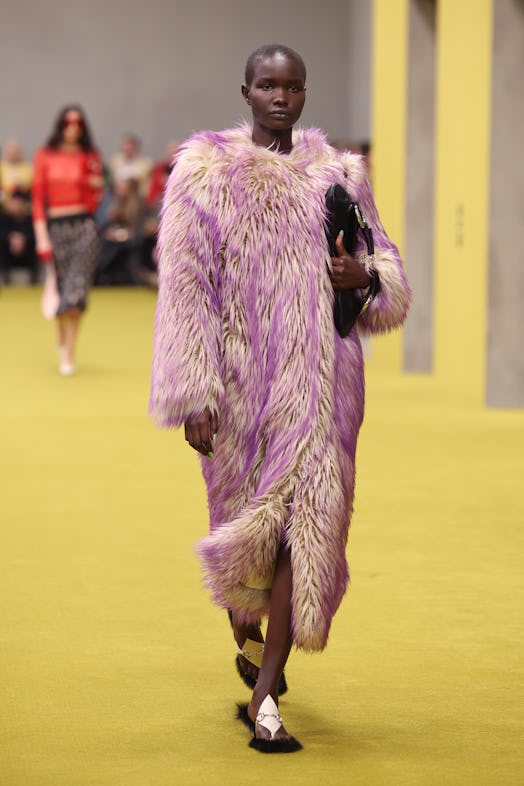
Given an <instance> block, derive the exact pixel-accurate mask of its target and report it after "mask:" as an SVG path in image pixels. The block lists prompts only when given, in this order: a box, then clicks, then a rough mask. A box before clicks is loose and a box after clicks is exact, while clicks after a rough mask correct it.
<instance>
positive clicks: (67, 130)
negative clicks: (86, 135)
mask: <svg viewBox="0 0 524 786" xmlns="http://www.w3.org/2000/svg"><path fill="white" fill-rule="evenodd" d="M83 129H84V119H83V117H82V115H81V114H80V112H77V110H76V109H71V110H70V111H69V112H66V114H65V115H64V119H63V120H62V139H63V140H64V142H67V143H69V144H73V145H74V144H76V143H77V142H78V141H79V139H80V137H81V136H82V131H83Z"/></svg>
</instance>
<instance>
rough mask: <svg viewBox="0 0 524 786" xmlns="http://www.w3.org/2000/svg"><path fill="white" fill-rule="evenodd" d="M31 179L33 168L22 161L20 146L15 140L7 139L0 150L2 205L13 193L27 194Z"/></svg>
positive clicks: (29, 189)
mask: <svg viewBox="0 0 524 786" xmlns="http://www.w3.org/2000/svg"><path fill="white" fill-rule="evenodd" d="M32 178H33V167H32V165H31V164H30V163H29V161H24V155H23V152H22V148H21V147H20V144H19V143H18V142H17V141H16V139H8V140H7V142H6V143H5V144H4V147H3V150H2V159H1V160H0V195H1V200H2V203H3V202H5V200H6V199H7V198H8V197H9V196H10V195H11V194H12V193H13V191H19V192H21V191H23V192H24V193H27V194H29V193H30V191H31V181H32Z"/></svg>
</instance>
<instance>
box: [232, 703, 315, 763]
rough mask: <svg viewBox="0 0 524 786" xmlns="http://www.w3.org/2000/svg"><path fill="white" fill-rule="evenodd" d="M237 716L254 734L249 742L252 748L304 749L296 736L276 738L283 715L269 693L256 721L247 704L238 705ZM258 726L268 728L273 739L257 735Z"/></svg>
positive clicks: (281, 750) (264, 751)
mask: <svg viewBox="0 0 524 786" xmlns="http://www.w3.org/2000/svg"><path fill="white" fill-rule="evenodd" d="M237 718H238V720H239V721H241V722H242V723H243V724H244V726H247V728H248V729H249V730H250V731H251V733H252V734H253V739H252V740H251V742H250V743H249V747H250V748H254V749H255V750H257V751H260V752H261V753H293V752H294V751H299V750H302V745H301V744H300V742H299V741H298V740H297V739H296V738H295V737H286V738H285V739H275V734H276V733H277V731H278V730H279V729H280V727H281V726H282V717H281V715H280V713H279V711H278V707H277V705H276V704H275V702H274V701H273V699H272V697H271V696H270V695H269V694H268V695H267V696H266V698H265V699H264V701H263V702H262V704H261V705H260V708H259V710H258V714H257V719H256V722H255V723H253V721H252V720H251V718H250V717H249V715H248V714H247V704H238V705H237ZM257 726H262V727H263V728H264V729H267V731H269V733H270V734H271V739H269V740H267V739H261V738H259V737H257V736H256V728H257Z"/></svg>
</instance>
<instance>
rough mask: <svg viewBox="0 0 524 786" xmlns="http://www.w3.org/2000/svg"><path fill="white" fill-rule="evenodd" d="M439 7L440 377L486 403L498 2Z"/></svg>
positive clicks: (451, 1)
mask: <svg viewBox="0 0 524 786" xmlns="http://www.w3.org/2000/svg"><path fill="white" fill-rule="evenodd" d="M437 7H438V10H437V14H438V17H437V149H436V194H435V205H436V213H435V337H434V340H435V374H436V376H437V379H438V381H439V382H440V383H442V385H443V387H444V388H446V389H447V390H449V391H451V392H453V393H456V394H457V396H458V397H460V398H463V399H464V398H465V399H467V400H469V401H471V403H472V404H483V403H484V390H485V366H486V319H487V316H486V309H487V255H488V233H487V226H488V220H487V219H488V216H487V211H488V189H489V183H488V178H489V118H490V74H491V36H492V0H439V2H438V3H437Z"/></svg>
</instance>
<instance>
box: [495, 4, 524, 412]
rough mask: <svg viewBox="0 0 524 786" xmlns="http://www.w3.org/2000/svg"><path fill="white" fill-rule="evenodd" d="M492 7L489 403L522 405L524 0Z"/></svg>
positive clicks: (523, 330) (523, 362)
mask: <svg viewBox="0 0 524 786" xmlns="http://www.w3.org/2000/svg"><path fill="white" fill-rule="evenodd" d="M494 12H495V16H494V43H493V46H494V52H493V91H492V96H493V97H492V149H491V213H490V215H491V221H490V245H489V248H490V253H489V300H488V363H487V402H488V404H489V405H490V406H496V407H524V345H523V342H524V251H523V243H522V241H521V240H520V239H519V234H520V230H521V228H522V217H523V213H524V169H523V165H522V159H521V151H522V140H523V139H524V101H523V85H524V1H523V0H495V4H494Z"/></svg>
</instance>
